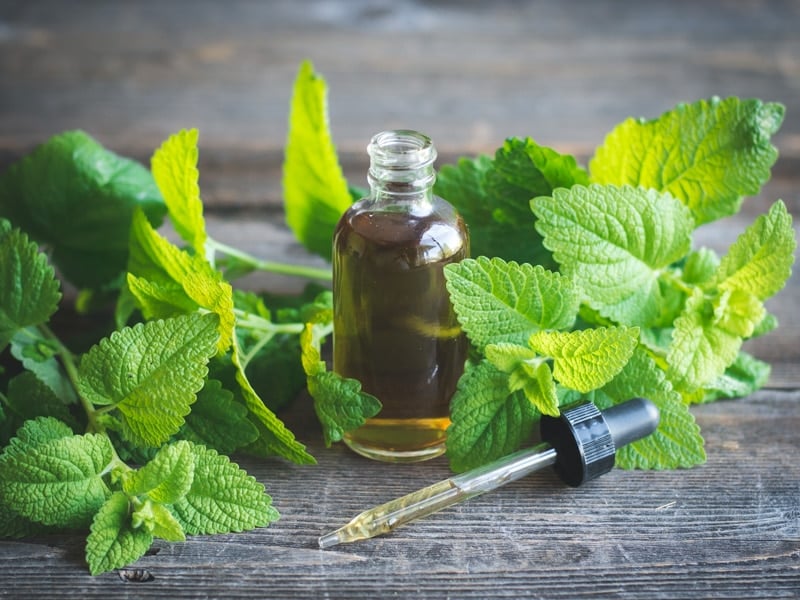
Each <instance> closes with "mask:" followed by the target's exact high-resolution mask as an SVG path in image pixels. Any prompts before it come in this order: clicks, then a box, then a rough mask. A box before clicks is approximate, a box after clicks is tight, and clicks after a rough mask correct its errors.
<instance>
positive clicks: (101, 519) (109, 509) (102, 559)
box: [86, 492, 153, 575]
mask: <svg viewBox="0 0 800 600" xmlns="http://www.w3.org/2000/svg"><path fill="white" fill-rule="evenodd" d="M128 510H129V506H128V497H127V496H126V495H125V494H123V493H122V492H115V493H114V494H112V496H111V497H110V498H109V499H108V501H107V502H106V503H105V504H104V505H103V506H102V508H100V510H99V511H98V512H97V514H96V515H95V517H94V520H93V521H92V527H91V532H90V533H89V537H88V538H86V562H87V563H88V564H89V571H90V572H91V574H92V575H99V574H100V573H105V572H107V571H113V570H114V569H118V568H120V567H124V566H125V565H128V564H130V563H133V562H135V561H136V560H138V559H139V558H141V557H142V556H143V555H144V553H145V552H147V550H148V549H149V548H150V546H151V544H152V543H153V534H151V533H150V531H149V530H148V529H147V528H145V527H140V528H138V529H134V528H133V526H132V525H131V522H130V518H129V516H128Z"/></svg>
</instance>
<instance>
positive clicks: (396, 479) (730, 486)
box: [0, 0, 800, 600]
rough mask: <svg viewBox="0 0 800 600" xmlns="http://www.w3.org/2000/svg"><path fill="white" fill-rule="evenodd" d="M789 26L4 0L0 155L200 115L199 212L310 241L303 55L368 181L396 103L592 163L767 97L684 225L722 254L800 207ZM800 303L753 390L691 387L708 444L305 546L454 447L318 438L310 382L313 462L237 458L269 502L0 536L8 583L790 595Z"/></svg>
mask: <svg viewBox="0 0 800 600" xmlns="http://www.w3.org/2000/svg"><path fill="white" fill-rule="evenodd" d="M798 31H800V2H798V1H796V0H759V1H756V0H746V1H734V0H713V1H708V2H691V1H689V0H676V1H673V2H669V3H666V2H657V1H655V0H639V1H633V0H619V1H615V2H611V1H607V0H602V1H593V0H575V1H570V2H545V1H526V0H501V1H497V2H491V3H477V2H466V1H465V2H459V1H454V0H436V1H431V2H424V3H423V2H415V1H413V0H392V1H390V0H352V1H344V0H309V1H307V2H292V1H290V0H276V1H268V2H267V1H264V2H259V1H255V0H230V1H228V2H216V1H214V0H196V1H194V2H188V1H180V0H159V1H156V0H143V1H140V2H130V1H127V0H105V1H100V0H70V1H69V2H63V1H60V0H0V170H2V169H4V168H5V167H6V166H7V165H9V164H10V163H11V162H13V161H15V160H17V159H19V158H20V157H21V156H22V155H23V154H24V153H26V152H27V151H29V150H30V149H31V148H32V147H33V146H35V145H36V144H38V143H40V142H42V141H44V140H45V139H47V138H48V137H50V136H51V135H53V134H55V133H58V132H60V131H63V130H65V129H72V128H82V129H85V130H87V131H88V132H89V133H91V134H92V135H94V136H95V137H97V138H98V139H99V140H100V141H101V142H102V143H103V144H105V145H106V146H108V147H109V148H112V149H113V150H115V151H117V152H119V153H122V154H125V155H128V156H132V157H134V158H136V159H138V160H140V161H142V162H145V163H146V162H147V161H148V160H149V156H150V154H151V153H152V151H153V149H154V148H156V147H157V146H158V145H159V144H160V143H161V141H162V140H163V139H165V138H166V137H167V136H168V135H169V134H170V133H172V132H174V131H176V130H177V129H179V128H181V127H197V128H199V129H200V132H201V137H200V172H201V188H202V192H203V200H204V203H205V206H206V216H207V220H208V227H209V230H210V232H211V234H212V235H213V236H215V237H217V238H218V239H220V240H221V241H223V242H229V243H232V244H234V245H237V246H239V247H241V248H242V249H245V250H247V251H249V252H251V253H253V254H255V255H257V256H259V257H262V258H264V259H268V260H280V261H286V262H298V263H304V264H312V265H315V266H322V265H323V263H322V262H321V261H320V260H319V259H316V258H314V257H312V256H310V255H309V254H308V253H306V252H305V251H304V250H303V249H302V248H301V247H300V246H299V245H298V244H297V243H296V242H295V241H294V239H293V237H292V235H291V233H290V232H289V231H288V230H287V228H286V226H285V224H284V222H283V213H282V207H281V187H280V178H281V162H282V157H283V144H284V140H285V137H286V130H287V115H288V106H289V97H290V93H291V86H292V83H293V80H294V76H295V74H296V71H297V68H298V66H299V63H300V61H301V60H303V59H305V58H309V59H311V60H313V61H314V64H315V66H316V67H317V69H318V70H319V71H320V72H321V73H322V74H323V75H324V76H325V77H326V79H327V81H328V83H329V86H330V99H329V100H330V102H329V106H330V113H331V129H332V132H333V137H334V140H335V142H336V144H337V147H338V150H339V155H340V160H341V162H342V165H343V168H344V171H345V174H346V176H347V177H348V179H349V180H350V181H352V182H354V183H357V184H361V185H363V184H364V183H365V178H364V173H365V172H366V154H365V145H366V142H367V140H368V139H369V137H370V136H371V135H372V134H373V133H375V132H377V131H380V130H382V129H387V128H390V127H401V126H402V127H412V128H416V129H419V130H422V131H425V132H426V133H428V134H430V135H431V136H432V137H433V138H434V140H435V141H436V144H437V147H438V148H439V150H440V160H439V164H440V165H441V164H445V163H452V162H454V161H455V160H456V158H457V157H458V156H462V155H475V154H478V153H491V152H493V151H494V149H495V148H496V147H498V146H499V145H500V144H501V143H502V141H503V139H504V138H505V137H507V136H511V135H518V136H526V135H530V136H532V137H534V138H535V139H536V140H537V141H539V142H540V143H544V144H547V145H551V146H553V147H555V148H556V149H558V150H561V151H563V152H570V153H573V154H575V155H576V156H577V157H578V158H579V160H580V161H581V162H582V163H583V164H586V162H587V161H588V159H589V157H590V156H591V155H592V152H593V149H594V148H595V147H596V146H597V145H599V144H600V143H601V142H602V139H603V136H604V135H605V134H606V133H607V132H608V131H609V130H610V129H611V128H612V127H613V126H614V125H615V124H617V123H619V122H620V121H622V120H623V119H625V118H627V117H628V116H643V117H655V116H658V115H659V114H660V113H661V112H663V111H664V110H667V109H668V108H671V107H672V106H674V105H675V104H676V103H678V102H689V101H693V100H696V99H699V98H706V97H710V96H712V95H719V96H727V95H737V96H740V97H757V98H762V99H764V100H769V101H778V102H781V103H783V104H785V105H786V109H787V113H786V119H785V122H784V124H783V127H782V128H781V131H780V132H779V133H778V134H777V135H776V136H775V138H774V141H775V144H776V145H777V147H778V148H779V151H780V159H779V160H778V162H777V163H776V165H775V167H774V169H773V178H772V180H771V181H770V182H769V183H768V184H767V185H766V186H765V187H764V189H763V190H762V191H761V193H760V194H758V196H756V197H755V198H751V199H748V201H747V202H746V204H745V205H744V208H743V210H742V212H741V213H740V214H739V215H737V217H735V218H732V219H726V220H723V221H720V222H717V223H714V224H713V225H710V226H706V227H704V228H702V229H701V230H699V231H698V236H697V240H696V243H697V244H698V245H704V246H709V247H712V248H714V249H716V250H718V251H719V252H724V251H725V250H726V249H727V247H728V246H729V245H730V243H732V242H733V240H735V239H736V236H737V235H739V233H741V232H742V231H743V230H744V228H745V227H746V226H747V225H748V224H749V223H751V222H752V221H753V219H755V218H756V216H757V215H758V214H761V213H763V212H765V211H766V210H767V208H768V206H769V205H770V204H771V203H772V202H773V201H774V200H776V199H778V198H782V199H784V200H785V201H786V203H787V206H788V207H789V210H790V212H792V214H793V215H795V227H796V230H797V231H798V232H799V233H800V224H798V220H797V218H798V216H800V193H799V192H798V190H800V93H798V92H799V91H800V36H798V34H797V32H798ZM795 270H797V269H795ZM302 284H303V282H300V281H298V280H296V279H290V278H285V277H278V276H271V275H263V274H262V275H255V276H251V277H249V278H248V279H246V280H245V281H244V282H243V285H244V286H245V287H248V288H250V289H270V290H274V291H299V289H300V287H301V286H302ZM799 302H800V276H798V275H797V273H795V275H794V276H793V277H792V279H791V280H790V281H789V283H788V285H787V288H786V289H785V290H783V291H782V292H781V293H780V294H779V295H778V296H776V297H775V298H774V299H773V300H771V301H770V305H769V308H770V310H771V311H772V312H773V313H774V314H776V316H778V319H779V321H780V324H781V325H780V327H779V329H778V330H777V331H775V332H773V333H772V334H770V335H769V336H766V337H764V338H760V339H757V340H754V341H752V342H750V343H749V344H748V350H750V351H751V352H752V353H753V354H755V355H756V356H758V357H760V358H762V359H764V360H767V361H769V362H770V363H771V364H772V365H773V373H772V376H771V379H770V382H769V386H768V388H767V389H764V390H762V391H760V392H758V393H756V394H753V395H752V396H750V397H749V398H746V399H742V400H736V401H725V402H718V403H715V404H711V405H704V406H697V407H694V408H693V409H692V411H693V413H694V414H695V415H696V417H697V421H698V423H699V424H700V425H701V427H702V431H703V434H704V436H705V438H706V450H707V452H708V463H707V464H705V465H704V466H702V467H699V468H695V469H691V470H684V471H671V472H627V471H619V470H615V471H613V472H612V473H610V474H609V475H607V476H605V477H603V478H601V479H599V480H597V481H595V482H592V483H591V484H589V485H588V486H586V487H584V488H579V489H570V488H564V487H563V486H561V485H560V484H559V482H558V481H557V480H556V478H555V477H554V476H553V475H552V474H550V473H542V474H538V475H535V476H532V477H529V478H527V479H524V480H522V481H519V482H516V483H514V484H511V485H509V486H506V487H505V488H503V489H502V490H498V491H497V492H495V493H492V494H489V495H486V496H483V497H479V498H475V499H473V500H471V501H470V502H468V503H465V504H462V505H459V506H456V507H452V508H451V509H448V510H446V511H443V512H441V513H438V514H436V515H433V516H431V517H430V518H428V519H424V520H421V521H418V522H416V523H412V524H410V525H408V526H406V527H404V528H401V529H399V530H398V531H396V532H394V533H393V534H391V535H389V536H385V537H381V538H376V539H374V540H369V541H365V542H361V543H358V544H353V545H348V546H339V547H336V548H333V549H331V550H328V551H320V550H318V549H317V546H316V544H317V542H316V540H317V537H318V536H319V535H320V534H322V533H324V532H326V531H328V530H330V529H331V528H334V527H337V526H339V525H341V524H343V523H344V522H345V521H347V520H348V519H349V518H351V517H352V516H354V515H355V514H356V513H357V512H359V511H361V510H363V509H365V508H367V507H369V506H372V505H375V504H377V503H380V502H384V501H386V500H388V499H391V498H393V497H396V496H399V495H402V494H404V493H407V492H409V491H412V490H414V489H417V488H419V487H422V486H424V485H428V484H430V483H432V482H434V481H436V480H439V479H442V478H444V477H447V476H448V475H449V470H448V467H447V463H446V461H444V460H443V459H437V460H434V461H431V462H428V463H424V464H420V465H414V466H409V465H394V466H389V465H384V464H379V463H373V462H369V461H366V460H364V459H361V458H359V457H357V456H355V455H354V454H352V453H351V452H349V451H347V450H346V449H345V448H343V447H341V446H340V445H339V446H334V447H333V448H331V449H325V448H324V447H323V445H322V443H321V441H320V440H321V434H320V432H319V429H318V425H317V423H316V419H315V417H314V416H313V412H312V411H311V409H310V406H309V402H308V399H307V398H305V397H303V398H300V399H298V402H297V403H295V405H294V406H293V407H292V409H291V410H290V411H289V412H288V413H286V414H285V415H282V416H284V417H285V418H286V421H287V424H288V425H289V427H290V428H291V429H292V430H293V431H295V432H296V433H297V435H298V436H299V437H300V438H301V439H302V440H303V441H304V442H305V443H308V445H309V449H310V450H311V452H312V453H313V454H314V455H315V456H316V457H317V458H318V460H319V465H318V466H315V467H298V466H294V465H290V464H287V463H285V462H282V461H278V460H253V459H247V458H242V459H241V464H242V466H243V467H245V468H246V469H247V470H248V472H250V473H251V474H253V475H254V476H255V477H257V478H258V479H259V480H260V481H262V482H264V483H265V485H266V486H267V488H268V490H269V492H270V493H271V494H272V495H273V497H274V500H275V504H276V506H277V507H278V509H279V510H280V511H281V513H282V515H283V516H282V519H281V520H280V521H278V522H277V523H276V524H274V525H273V526H271V527H270V528H268V529H260V530H257V531H253V532H249V533H244V534H232V535H225V536H214V537H200V538H193V539H190V540H189V541H187V542H186V543H183V544H168V543H164V542H158V543H157V544H156V545H155V546H154V548H153V550H152V551H151V552H150V553H149V554H148V555H147V556H145V557H143V558H142V559H140V560H139V561H137V563H136V564H134V565H131V566H130V568H128V569H124V570H119V571H117V572H113V573H108V574H105V575H102V576H99V577H95V578H93V577H90V576H89V575H88V570H87V568H86V565H85V563H84V559H83V544H84V539H85V538H84V537H83V536H78V535H76V536H71V535H68V536H57V537H47V538H44V537H43V538H31V539H26V540H20V541H8V540H3V541H0V561H1V562H0V564H2V569H0V598H56V597H63V596H64V595H65V594H69V595H74V596H76V597H80V598H108V597H124V598H252V597H264V598H286V599H288V598H350V599H356V600H358V599H372V598H378V597H398V598H408V597H414V598H464V599H467V598H475V599H485V598H565V599H566V598H569V599H580V598H598V597H600V598H647V599H651V598H664V599H667V598H669V599H671V598H723V599H724V598H765V599H766V598H770V599H771V598H797V597H800V466H799V465H798V461H797V458H796V457H797V451H798V445H799V442H800V434H798V433H797V432H798V431H800V343H798V341H799V340H800V317H798V316H797V315H798V310H797V306H798V303H799ZM74 325H75V327H83V326H85V324H84V323H81V322H79V321H76V323H75V324H74Z"/></svg>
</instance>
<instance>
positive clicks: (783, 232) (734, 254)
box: [716, 200, 797, 300]
mask: <svg viewBox="0 0 800 600" xmlns="http://www.w3.org/2000/svg"><path fill="white" fill-rule="evenodd" d="M796 247H797V240H796V239H795V233H794V228H793V227H792V216H791V215H790V214H789V213H788V212H787V211H786V205H785V204H784V203H783V202H782V201H781V200H778V201H777V202H775V204H773V205H772V207H771V208H770V209H769V213H768V214H766V215H760V216H759V217H757V218H756V220H755V221H754V222H753V223H752V224H751V225H750V226H749V227H748V228H747V229H746V230H745V232H744V233H743V234H742V235H740V236H739V237H738V239H737V240H736V241H735V242H734V243H733V245H732V246H731V247H730V249H729V250H728V254H726V255H725V256H724V257H723V258H722V261H721V262H720V265H719V269H718V271H717V275H716V282H717V284H718V287H719V288H720V289H722V290H741V291H743V292H748V293H749V294H752V295H753V296H755V297H756V298H758V299H759V300H766V299H767V298H769V297H770V296H773V295H774V294H776V293H777V292H778V291H780V290H781V289H782V288H783V286H784V285H785V284H786V281H787V280H788V279H789V276H790V275H791V274H792V264H793V263H794V251H795V248H796Z"/></svg>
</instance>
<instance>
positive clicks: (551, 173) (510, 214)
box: [487, 138, 589, 236]
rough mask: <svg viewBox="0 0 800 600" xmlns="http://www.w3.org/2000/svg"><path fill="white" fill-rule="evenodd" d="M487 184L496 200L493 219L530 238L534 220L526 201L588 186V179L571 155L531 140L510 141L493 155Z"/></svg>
mask: <svg viewBox="0 0 800 600" xmlns="http://www.w3.org/2000/svg"><path fill="white" fill-rule="evenodd" d="M487 184H488V189H489V193H490V194H491V195H492V196H493V197H494V198H496V199H497V208H496V209H495V213H494V214H495V220H499V221H500V222H512V223H516V224H518V225H521V226H524V227H525V229H526V230H527V231H528V233H529V236H531V235H534V233H533V231H532V230H533V223H534V218H533V215H532V214H531V210H530V200H531V199H532V198H535V197H537V196H549V195H550V194H551V193H552V192H553V190H555V189H556V188H562V187H563V188H571V187H572V186H573V185H588V184H589V176H588V174H587V173H586V171H584V170H583V169H582V168H580V167H579V166H578V165H577V163H576V161H575V157H573V156H570V155H568V154H559V153H558V152H556V151H555V150H553V149H552V148H547V147H545V146H540V145H538V144H537V143H536V142H534V141H533V140H532V139H531V138H527V139H525V140H520V139H517V138H510V139H508V140H506V142H505V144H504V145H503V147H502V148H500V149H498V150H497V152H496V153H495V159H494V169H493V170H492V171H490V172H489V174H488V182H487ZM497 211H499V213H500V214H498V212H497Z"/></svg>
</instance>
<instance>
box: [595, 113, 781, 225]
mask: <svg viewBox="0 0 800 600" xmlns="http://www.w3.org/2000/svg"><path fill="white" fill-rule="evenodd" d="M784 112H785V109H784V107H783V106H782V105H780V104H777V103H773V102H767V103H765V102H762V101H760V100H755V99H753V100H740V99H739V98H736V97H730V98H725V99H719V98H712V99H710V100H700V101H698V102H694V103H692V104H679V105H678V106H676V107H675V108H674V109H672V110H670V111H668V112H666V113H664V114H663V115H661V116H660V117H659V118H658V119H653V120H644V119H633V118H631V119H628V120H626V121H624V122H623V123H621V124H620V125H618V126H617V127H616V128H615V129H614V130H613V131H612V132H611V133H609V134H608V136H607V137H606V139H605V141H604V142H603V144H602V146H600V147H599V148H598V149H597V151H596V152H595V155H594V158H592V160H591V162H590V163H589V168H590V171H591V177H592V181H594V182H596V183H605V184H617V185H623V184H629V185H634V186H643V187H647V188H653V189H656V190H660V191H664V192H669V193H670V194H672V195H673V196H675V197H676V198H678V199H680V200H681V202H683V203H684V204H685V205H686V206H688V207H689V209H691V211H692V216H693V217H694V219H695V221H696V222H697V224H698V225H699V224H703V223H708V222H710V221H714V220H716V219H719V218H721V217H725V216H728V215H732V214H734V213H735V212H737V211H738V210H739V208H740V206H741V203H742V199H743V197H745V196H748V195H755V194H757V193H758V192H759V190H760V189H761V186H762V185H763V184H764V183H766V182H767V181H768V180H769V177H770V169H771V167H772V165H773V164H774V163H775V161H776V160H777V158H778V151H777V149H776V148H775V147H774V146H773V145H772V144H771V142H770V139H771V137H772V135H773V134H774V133H775V132H777V131H778V129H779V128H780V126H781V123H782V122H783V116H784Z"/></svg>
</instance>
